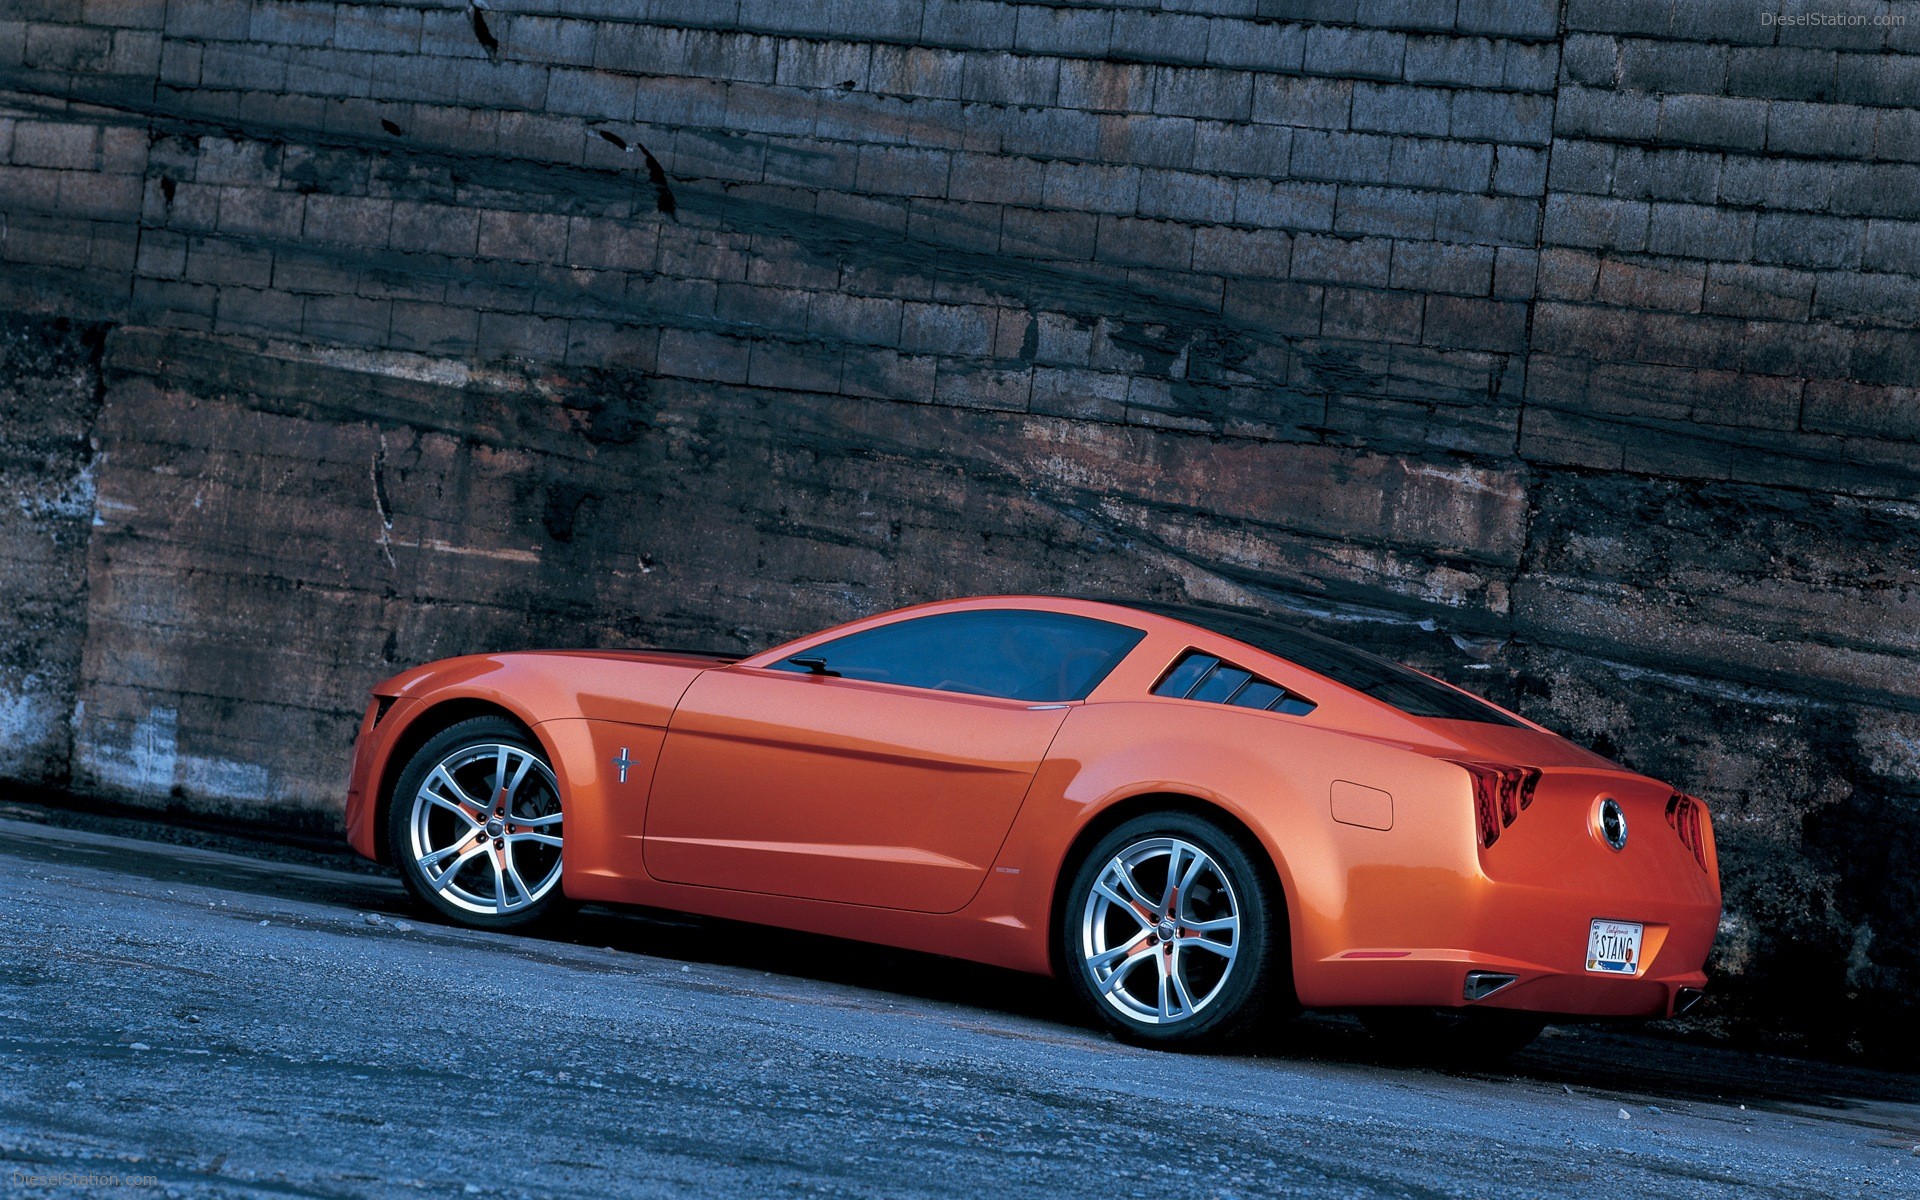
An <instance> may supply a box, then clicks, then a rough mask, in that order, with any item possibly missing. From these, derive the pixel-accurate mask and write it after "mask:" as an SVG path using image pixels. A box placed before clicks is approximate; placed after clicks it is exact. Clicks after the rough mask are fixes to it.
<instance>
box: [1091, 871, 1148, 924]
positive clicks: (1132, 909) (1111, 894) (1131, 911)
mask: <svg viewBox="0 0 1920 1200" xmlns="http://www.w3.org/2000/svg"><path fill="white" fill-rule="evenodd" d="M1093 890H1094V892H1095V893H1096V894H1097V895H1099V896H1100V897H1102V898H1103V899H1105V900H1106V901H1107V902H1108V903H1109V904H1111V905H1113V906H1114V907H1115V908H1117V909H1119V910H1121V911H1122V912H1124V913H1126V914H1127V915H1128V916H1130V917H1132V918H1133V919H1134V920H1136V921H1138V922H1140V928H1142V929H1151V928H1153V922H1152V921H1151V920H1150V919H1148V918H1147V917H1146V916H1145V915H1144V914H1143V913H1141V911H1140V908H1141V905H1140V904H1136V903H1135V902H1134V901H1132V900H1129V899H1128V898H1127V897H1125V896H1122V895H1121V894H1120V893H1119V892H1116V891H1114V890H1113V885H1112V884H1110V883H1108V882H1106V881H1105V880H1104V879H1103V880H1101V881H1100V882H1099V883H1096V884H1094V885H1093Z"/></svg>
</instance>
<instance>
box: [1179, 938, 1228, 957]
mask: <svg viewBox="0 0 1920 1200" xmlns="http://www.w3.org/2000/svg"><path fill="white" fill-rule="evenodd" d="M1173 944H1174V945H1176V946H1192V947H1194V948H1195V949H1199V950H1210V951H1212V952H1213V953H1215V954H1218V955H1219V956H1220V957H1221V958H1224V959H1226V960H1227V961H1228V962H1232V961H1233V956H1234V955H1235V954H1237V953H1239V950H1238V948H1237V947H1236V946H1234V944H1233V943H1232V942H1215V941H1209V940H1208V939H1206V938H1197V937H1183V938H1175V939H1174V942H1173Z"/></svg>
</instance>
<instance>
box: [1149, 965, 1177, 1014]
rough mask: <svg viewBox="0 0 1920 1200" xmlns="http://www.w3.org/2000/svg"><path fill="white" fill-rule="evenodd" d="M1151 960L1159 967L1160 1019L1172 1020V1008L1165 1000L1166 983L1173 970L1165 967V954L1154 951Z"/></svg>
mask: <svg viewBox="0 0 1920 1200" xmlns="http://www.w3.org/2000/svg"><path fill="white" fill-rule="evenodd" d="M1153 962H1154V965H1155V966H1157V967H1159V968H1160V1019H1161V1020H1162V1021H1168V1020H1172V1019H1173V1009H1172V1008H1170V1007H1168V1004H1167V1001H1168V991H1169V989H1168V983H1169V981H1170V979H1171V977H1172V975H1173V972H1172V971H1170V970H1168V969H1167V956H1166V955H1164V954H1160V953H1158V952H1155V954H1154V956H1153Z"/></svg>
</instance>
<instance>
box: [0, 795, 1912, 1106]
mask: <svg viewBox="0 0 1920 1200" xmlns="http://www.w3.org/2000/svg"><path fill="white" fill-rule="evenodd" d="M0 818H12V819H13V820H15V821H23V822H27V823H28V824H29V825H39V826H43V827H47V826H58V827H61V828H64V829H67V830H75V831H78V832H79V834H80V838H79V840H75V839H74V838H72V837H67V836H61V835H56V834H54V833H53V831H52V829H48V830H47V836H46V837H45V838H41V837H38V836H35V835H36V834H37V832H38V831H35V830H32V829H30V828H24V827H19V826H16V827H15V836H13V837H12V838H11V839H10V845H9V852H10V853H11V854H13V855H16V856H18V857H23V858H28V859H34V860H38V861H41V862H45V863H49V864H59V863H78V864H84V865H87V866H95V867H100V868H103V869H108V870H114V871H121V872H126V873H130V874H135V875H140V876H144V877H147V878H151V879H156V880H161V881H164V882H173V883H181V884H189V885H199V886H205V887H213V888H220V889H223V890H227V891H235V892H244V893H250V894H255V895H260V896H272V897H277V898H281V899H288V900H298V901H305V902H309V903H315V904H320V905H325V906H329V907H333V908H338V909H342V910H346V911H348V912H351V913H354V914H371V913H378V914H381V916H382V917H383V919H384V918H395V919H405V920H407V921H409V922H416V923H420V924H428V923H434V920H435V919H434V918H433V917H432V916H430V915H428V914H426V913H424V912H422V911H421V910H420V909H418V908H417V907H416V906H414V905H413V904H412V902H411V901H410V899H409V898H408V897H407V895H406V893H405V892H404V890H403V889H402V888H401V887H400V885H399V882H398V880H397V879H396V878H395V877H394V876H393V875H392V873H391V872H390V871H387V870H384V869H378V868H371V867H370V865H369V864H365V863H363V862H361V861H360V860H358V859H354V858H352V857H350V856H348V855H345V854H341V853H338V852H333V851H329V850H327V849H325V848H319V849H314V848H306V849H301V848H299V847H291V848H290V847H286V846H277V845H263V844H262V843H260V842H257V841H251V840H248V839H244V838H237V837H233V836H230V835H224V834H221V833H218V832H209V831H204V830H192V829H183V828H181V827H178V826H173V825H170V824H167V823H163V822H146V821H128V820H126V819H125V818H117V817H116V818H111V819H109V818H102V817H85V816H84V815H76V814H72V813H61V812H58V811H49V810H47V809H43V808H39V807H38V806H32V807H29V806H23V805H0ZM88 835H105V836H93V837H89V836H88ZM128 837H131V838H137V839H141V840H140V841H137V842H129V841H122V840H119V839H121V838H128ZM156 851H157V852H156ZM521 938H533V939H538V940H543V941H547V942H554V943H566V944H573V945H579V946H590V947H605V948H611V949H613V950H616V951H621V952H625V953H632V954H640V955H648V956H652V957H655V958H664V959H669V960H673V961H679V962H687V963H704V964H711V965H718V966H728V967H737V968H742V969H746V970H752V971H759V972H765V973H769V974H773V975H779V976H788V977H792V978H796V979H811V980H816V981H819V982H823V983H829V984H835V985H840V986H845V987H851V988H861V989H866V990H868V991H872V992H875V993H879V994H886V995H893V996H898V997H911V998H914V999H918V1000H925V1001H932V1002H938V1003H942V1004H951V1005H956V1006H962V1007H972V1008H976V1009H980V1010H985V1011H987V1012H994V1013H1001V1014H1006V1015H1010V1016H1018V1017H1025V1018H1031V1019H1034V1020H1037V1021H1042V1022H1046V1023H1050V1024H1054V1025H1057V1026H1058V1027H1060V1029H1061V1032H1062V1033H1069V1032H1071V1034H1072V1035H1073V1036H1086V1037H1099V1038H1104V1037H1106V1036H1108V1035H1107V1034H1106V1033H1105V1032H1104V1031H1102V1030H1098V1029H1096V1028H1095V1027H1094V1026H1093V1024H1092V1023H1091V1022H1089V1021H1088V1020H1087V1018H1086V1017H1085V1015H1084V1014H1083V1013H1082V1012H1081V1011H1080V1010H1079V1009H1078V1008H1077V1007H1076V1005H1075V1004H1074V1003H1073V1001H1072V999H1071V998H1070V997H1069V996H1068V995H1067V994H1066V992H1065V989H1063V988H1062V987H1060V986H1059V985H1058V984H1056V983H1055V982H1054V981H1052V980H1049V979H1045V978H1042V977H1038V976H1032V975H1025V974H1022V973H1019V972H1015V971H1007V970H1002V969H999V968H994V967H987V966H981V965H979V964H975V963H967V962H961V961H958V960H955V959H948V958H941V957H939V956H937V955H930V954H920V953H915V952H912V951H906V950H896V949H892V948H888V947H880V946H871V945H866V944H864V943H859V942H851V941H846V940H843V939H839V938H830V937H822V936H818V935H813V934H803V933H794V932H790V931H786V930H779V929H770V928H766V927H763V926H755V925H746V924H741V923H738V922H733V921H721V920H713V919H708V918H699V917H686V916H682V915H679V914H673V913H665V912H656V911H652V910H626V909H612V908H604V907H600V906H589V907H587V908H585V909H583V910H581V911H580V912H578V913H576V914H573V915H572V916H570V917H569V918H567V919H566V920H565V921H563V922H560V923H558V924H556V925H555V926H553V927H551V928H549V929H547V930H544V931H541V932H535V933H528V934H520V935H503V939H504V940H506V941H509V942H513V941H518V939H521ZM520 944H522V945H524V944H525V943H524V942H521V943H520ZM1251 1054H1252V1055H1253V1056H1254V1057H1255V1058H1275V1059H1285V1060H1288V1061H1293V1062H1313V1063H1324V1064H1327V1065H1330V1066H1331V1065H1345V1066H1351V1067H1360V1068H1377V1069H1393V1070H1404V1071H1412V1070H1427V1071H1431V1070H1444V1071H1448V1072H1450V1073H1452V1074H1456V1075H1468V1076H1472V1077H1475V1078H1481V1079H1486V1080H1491V1081H1500V1080H1515V1079H1518V1080H1531V1081H1535V1082H1540V1083H1547V1084H1554V1085H1559V1086H1562V1087H1565V1088H1567V1089H1569V1090H1575V1091H1577V1092H1579V1093H1584V1094H1589V1095H1593V1096H1598V1097H1604V1098H1617V1099H1618V1100H1619V1101H1620V1103H1621V1104H1622V1105H1623V1106H1630V1105H1641V1106H1644V1105H1646V1104H1647V1103H1648V1102H1649V1101H1650V1100H1651V1101H1655V1102H1658V1101H1661V1100H1665V1101H1668V1102H1684V1101H1702V1102H1712V1103H1724V1104H1727V1105H1730V1106H1731V1105H1738V1104H1745V1105H1747V1106H1749V1107H1751V1108H1780V1107H1787V1106H1811V1107H1818V1108H1821V1109H1825V1110H1829V1111H1830V1112H1833V1111H1845V1110H1850V1109H1859V1108H1860V1107H1861V1106H1863V1105H1866V1104H1868V1103H1870V1102H1874V1101H1891V1102H1897V1103H1903V1104H1913V1103H1920V1078H1916V1077H1915V1076H1911V1075H1902V1074H1894V1073H1889V1072H1880V1071H1873V1070H1868V1069H1865V1068H1863V1067H1857V1066H1848V1065H1842V1064H1834V1063H1824V1062H1820V1061H1816V1060H1803V1059H1792V1058H1786V1057H1783V1056H1777V1055H1768V1054H1759V1053H1753V1052H1746V1051H1739V1050H1731V1049H1724V1048H1721V1047H1717V1046H1712V1045H1706V1044H1701V1043H1699V1042H1697V1041H1692V1040H1689V1039H1686V1038H1684V1037H1676V1036H1660V1035H1658V1034H1649V1033H1647V1032H1636V1031H1631V1030H1630V1027H1622V1026H1557V1027H1554V1028H1553V1029H1550V1030H1549V1031H1548V1033H1547V1035H1546V1036H1544V1037H1543V1038H1542V1039H1541V1040H1540V1041H1538V1042H1536V1043H1535V1044H1534V1045H1533V1046H1532V1047H1529V1048H1528V1049H1527V1050H1525V1051H1523V1052H1521V1053H1520V1054H1518V1055H1516V1056H1515V1057H1513V1058H1512V1059H1510V1060H1509V1061H1508V1062H1506V1063H1504V1064H1486V1065H1484V1066H1479V1067H1477V1068H1476V1067H1459V1066H1447V1065H1444V1064H1436V1063H1410V1062H1407V1061H1406V1060H1405V1059H1403V1058H1395V1057H1391V1056H1388V1055H1386V1054H1383V1053H1382V1051H1381V1049H1380V1048H1379V1046H1378V1045H1377V1044H1376V1043H1374V1042H1373V1041H1372V1039H1371V1038H1369V1037H1368V1036H1367V1034H1366V1032H1365V1030H1364V1029H1362V1028H1361V1026H1360V1025H1359V1023H1358V1022H1357V1021H1355V1020H1353V1019H1352V1018H1351V1017H1346V1016H1340V1015H1338V1014H1332V1015H1328V1014H1312V1015H1308V1016H1305V1017H1299V1018H1293V1019H1281V1020H1276V1022H1275V1027H1274V1030H1273V1033H1272V1035H1271V1036H1270V1037H1268V1038H1267V1039H1265V1040H1264V1042H1263V1043H1262V1044H1260V1045H1257V1046H1255V1047H1252V1048H1251ZM1860 1119H1861V1120H1862V1122H1863V1123H1864V1124H1867V1125H1869V1126H1870V1127H1876V1128H1877V1127H1883V1125H1884V1118H1883V1117H1881V1116H1879V1115H1878V1114H1873V1115H1869V1114H1866V1113H1861V1114H1860ZM1884 1127H1886V1128H1888V1129H1889V1130H1890V1131H1893V1132H1899V1133H1901V1134H1904V1135H1906V1136H1908V1137H1909V1138H1911V1139H1914V1140H1920V1131H1916V1130H1914V1129H1912V1128H1910V1127H1908V1125H1907V1123H1906V1122H1904V1121H1903V1122H1901V1123H1900V1127H1899V1128H1898V1129H1897V1130H1895V1129H1893V1127H1892V1126H1884Z"/></svg>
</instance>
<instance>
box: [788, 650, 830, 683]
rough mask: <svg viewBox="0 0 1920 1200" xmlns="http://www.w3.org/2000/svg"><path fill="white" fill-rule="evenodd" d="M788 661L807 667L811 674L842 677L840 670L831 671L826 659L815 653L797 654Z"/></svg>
mask: <svg viewBox="0 0 1920 1200" xmlns="http://www.w3.org/2000/svg"><path fill="white" fill-rule="evenodd" d="M787 661H788V662H790V663H792V664H793V665H794V666H796V667H805V668H806V669H807V673H808V674H810V675H831V676H832V677H833V678H835V679H838V678H840V672H838V671H829V670H828V669H827V660H826V659H824V658H820V657H817V656H815V655H811V654H802V655H796V656H795V657H793V658H790V659H788V660H787Z"/></svg>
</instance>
